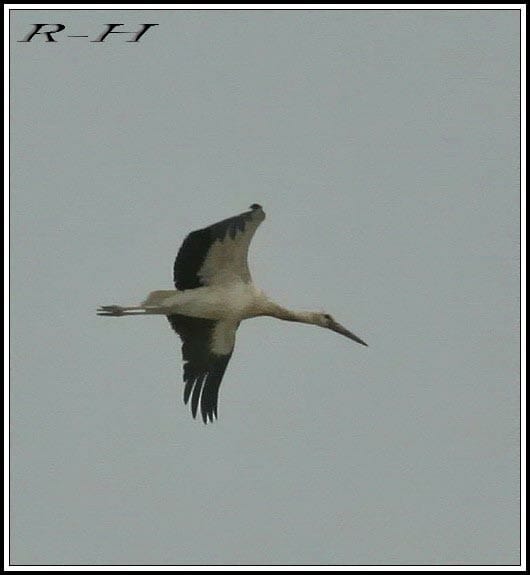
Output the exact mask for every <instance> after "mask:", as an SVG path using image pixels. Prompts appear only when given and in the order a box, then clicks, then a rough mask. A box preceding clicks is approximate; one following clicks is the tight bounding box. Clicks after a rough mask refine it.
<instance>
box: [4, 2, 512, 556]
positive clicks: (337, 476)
mask: <svg viewBox="0 0 530 575" xmlns="http://www.w3.org/2000/svg"><path fill="white" fill-rule="evenodd" d="M41 22H42V23H45V22H49V23H55V22H57V23H63V24H64V25H66V27H67V30H65V32H63V35H62V36H61V35H60V34H58V35H57V36H56V38H57V40H58V42H56V43H44V42H43V41H42V38H36V39H35V40H34V41H32V42H30V43H19V42H17V40H21V39H22V38H23V37H24V36H26V35H27V33H28V32H29V31H30V30H31V27H32V24H33V23H41ZM107 23H123V24H125V26H123V29H124V30H131V31H135V30H137V29H138V28H139V26H140V24H142V23H158V24H159V26H158V27H156V28H153V29H152V30H150V31H149V32H147V33H146V34H145V36H144V37H143V38H142V39H141V40H140V42H138V43H126V42H125V40H126V39H129V37H127V36H118V35H113V36H111V37H109V38H108V39H107V41H106V42H104V43H90V42H89V41H88V40H90V39H94V38H95V37H97V36H98V35H99V34H101V32H102V31H103V30H104V29H105V24H107ZM11 30H12V36H11V65H12V69H11V81H12V84H11V86H12V92H11V93H12V99H11V110H12V124H11V128H12V139H11V146H12V147H11V178H12V180H11V196H10V197H11V479H12V482H11V498H12V499H11V501H12V507H11V551H12V556H11V560H12V562H13V563H14V564H17V565H20V564H81V565H85V564H110V565H113V564H161V565H170V564H183V565H187V564H198V565H205V564H212V565H218V564H234V565H245V564H263V565H273V564H302V565H303V564H320V565H324V564H330V565H340V564H354V565H357V564H359V565H360V564H366V565H382V564H390V565H406V564H459V565H460V564H512V565H513V564H517V563H518V562H519V498H518V493H519V449H518V445H519V383H520V379H519V240H520V238H519V217H520V209H519V12H518V11H515V10H511V11H510V10H505V11H498V10H490V11H439V10H430V11H399V10H383V11H375V10H372V11H331V10H329V11H304V10H299V11H250V10H249V11H244V10H240V11H223V10H216V11H204V10H203V11H201V10H193V11H170V10H165V11H155V10H136V11H130V10H117V11H96V10H94V11H86V10H81V11H67V10H59V11H50V10H31V11H24V10H17V11H14V12H11ZM67 33H68V34H88V35H89V36H90V38H88V39H87V38H66V34H67ZM254 202H257V203H260V204H262V205H263V207H264V209H265V212H266V214H267V219H266V220H265V222H264V223H263V224H262V225H261V227H260V229H259V230H258V232H257V233H256V236H255V238H254V242H253V245H252V247H251V254H250V259H251V269H252V270H253V275H254V280H255V282H256V283H257V284H258V285H259V286H260V287H262V288H263V289H264V290H265V291H266V292H267V293H268V294H269V295H270V296H271V297H273V298H275V299H276V300H278V301H279V302H281V303H282V304H284V305H286V306H290V307H294V308H297V309H317V310H325V311H327V312H329V313H331V314H333V315H334V316H335V317H336V319H337V320H338V321H340V322H341V323H343V324H344V325H345V326H346V327H348V328H349V329H351V330H352V331H353V332H355V333H356V334H358V335H359V336H360V337H362V338H363V339H364V340H366V341H367V342H368V343H369V345H370V347H369V348H364V347H362V346H359V345H356V344H354V343H353V342H351V341H350V340H348V339H346V338H341V337H340V336H338V335H336V334H334V333H332V332H327V331H324V330H321V329H317V328H314V327H312V326H307V325H297V324H289V323H284V322H279V321H277V320H274V319H256V320H251V321H248V322H244V323H243V324H242V325H241V327H240V329H239V331H238V336H237V341H236V351H235V353H234V355H233V357H232V360H231V362H230V364H229V367H228V369H227V372H226V375H225V378H224V381H223V384H222V386H221V392H220V405H219V420H218V421H217V422H215V423H214V424H212V425H207V426H205V425H203V424H202V422H200V421H194V420H193V419H192V417H191V414H190V412H189V409H188V408H187V407H186V406H184V404H183V401H182V391H183V385H182V380H181V376H182V368H181V358H180V341H179V340H178V338H177V337H176V335H175V334H174V333H173V332H172V331H171V329H170V327H169V325H168V323H167V322H166V321H165V319H164V318H161V317H148V318H118V319H114V318H111V319H108V318H101V317H97V316H96V314H95V310H96V307H97V306H98V305H102V304H114V303H118V304H124V305H127V304H135V303H137V302H139V301H140V300H141V299H142V298H143V297H144V296H145V295H146V294H147V293H148V292H149V291H151V290H153V289H171V288H172V287H173V286H172V281H171V279H172V265H173V259H174V257H175V254H176V251H177V249H178V247H179V245H180V243H181V241H182V239H183V238H184V237H185V235H186V234H187V233H188V232H190V231H191V230H193V229H196V228H199V227H203V226H205V225H209V224H211V223H214V222H215V221H217V220H220V219H223V218H225V217H229V216H231V215H234V214H237V213H240V212H241V211H244V210H245V209H246V208H247V207H248V206H249V205H250V204H252V203H254Z"/></svg>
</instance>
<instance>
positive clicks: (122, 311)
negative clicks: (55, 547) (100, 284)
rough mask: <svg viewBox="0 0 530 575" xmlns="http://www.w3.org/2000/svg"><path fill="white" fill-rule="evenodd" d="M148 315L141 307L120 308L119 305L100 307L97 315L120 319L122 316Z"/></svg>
mask: <svg viewBox="0 0 530 575" xmlns="http://www.w3.org/2000/svg"><path fill="white" fill-rule="evenodd" d="M144 313H148V312H147V310H146V309H145V308H144V307H142V306H129V307H122V306H121V305H102V306H101V307H99V308H98V311H97V314H98V315H106V316H110V317H120V316H122V315H142V314H144Z"/></svg>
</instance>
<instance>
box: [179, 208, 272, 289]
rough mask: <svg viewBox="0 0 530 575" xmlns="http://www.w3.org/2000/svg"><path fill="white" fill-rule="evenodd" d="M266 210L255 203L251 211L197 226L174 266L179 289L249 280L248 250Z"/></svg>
mask: <svg viewBox="0 0 530 575" xmlns="http://www.w3.org/2000/svg"><path fill="white" fill-rule="evenodd" d="M264 219H265V212H264V211H263V209H262V207H261V206H260V205H258V204H252V205H251V206H250V210H249V211H248V212H243V213H242V214H239V215H238V216H234V217H232V218H228V219H226V220H223V221H221V222H217V223H216V224H213V225H211V226H208V227H207V228H203V229H202V230H196V231H195V232H192V233H191V234H189V235H188V236H187V237H186V239H185V240H184V242H183V244H182V246H181V247H180V250H179V252H178V254H177V258H176V259H175V265H174V266H173V279H174V281H175V287H176V288H177V289H178V290H186V289H193V288H197V287H201V286H211V285H215V284H223V283H229V282H233V281H244V282H247V283H248V282H250V279H251V278H250V271H249V269H248V263H247V254H248V247H249V245H250V241H251V240H252V237H253V236H254V233H255V231H256V229H257V228H258V226H259V225H260V223H261V222H262V221H263V220H264Z"/></svg>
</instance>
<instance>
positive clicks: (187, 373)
mask: <svg viewBox="0 0 530 575" xmlns="http://www.w3.org/2000/svg"><path fill="white" fill-rule="evenodd" d="M264 219H265V212H264V211H263V209H262V207H261V206H260V205H259V204H252V205H251V206H250V209H249V210H248V211H246V212H243V213H242V214H239V215H237V216H234V217H231V218H228V219H226V220H222V221H220V222H217V223H216V224H213V225H211V226H208V227H206V228H203V229H200V230H196V231H194V232H192V233H190V234H189V235H188V236H187V237H186V239H185V240H184V242H183V244H182V246H181V247H180V249H179V251H178V254H177V257H176V259H175V263H174V266H173V279H174V283H175V287H176V290H157V291H153V292H151V293H150V294H149V295H148V296H147V298H146V299H145V300H144V301H143V302H142V303H141V304H140V305H138V306H128V307H122V306H118V305H107V306H102V307H100V308H98V310H97V313H98V315H102V316H110V317H123V316H128V315H154V314H158V315H165V316H166V317H167V319H168V321H169V323H170V324H171V327H172V328H173V329H174V330H175V331H176V332H177V334H178V335H179V336H180V338H181V340H182V356H183V360H184V384H185V385H184V403H186V404H188V402H189V401H190V400H191V412H192V414H193V417H194V418H195V417H196V415H197V412H198V409H199V405H200V413H201V416H202V419H203V421H204V423H207V422H208V421H213V420H214V419H215V418H217V400H218V395H219V386H220V384H221V380H222V379H223V376H224V373H225V371H226V367H227V365H228V362H229V361H230V358H231V357H232V352H233V351H234V343H235V339H236V331H237V328H238V327H239V324H240V323H241V321H242V320H244V319H249V318H253V317H259V316H270V317H275V318H278V319H282V320H286V321H294V322H301V323H307V324H313V325H317V326H319V327H324V328H327V329H330V330H332V331H335V332H337V333H339V334H341V335H343V336H345V337H347V338H349V339H351V340H353V341H355V342H357V343H360V344H361V345H367V344H366V343H365V342H364V341H363V340H362V339H360V338H359V337H357V336H356V335H355V334H353V333H352V332H351V331H348V330H347V329H346V328H345V327H343V326H342V325H341V324H340V323H338V322H337V321H335V320H334V319H333V317H331V315H329V314H327V313H323V312H315V311H292V310H289V309H286V308H284V307H282V306H281V305H279V304H277V303H276V302H274V301H272V300H271V299H269V298H268V297H267V296H266V295H265V293H264V292H263V291H262V290H260V289H258V288H257V287H256V286H255V285H254V284H253V283H252V278H251V275H250V271H249V268H248V261H247V254H248V249H249V246H250V242H251V240H252V238H253V236H254V233H255V232H256V230H257V228H258V226H259V225H260V224H261V222H262V221H263V220H264Z"/></svg>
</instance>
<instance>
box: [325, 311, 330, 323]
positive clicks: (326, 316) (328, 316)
mask: <svg viewBox="0 0 530 575" xmlns="http://www.w3.org/2000/svg"><path fill="white" fill-rule="evenodd" d="M324 317H325V318H326V319H327V320H328V321H331V316H330V315H329V313H325V314H324Z"/></svg>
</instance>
